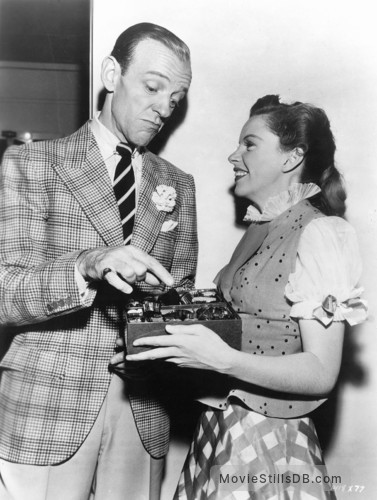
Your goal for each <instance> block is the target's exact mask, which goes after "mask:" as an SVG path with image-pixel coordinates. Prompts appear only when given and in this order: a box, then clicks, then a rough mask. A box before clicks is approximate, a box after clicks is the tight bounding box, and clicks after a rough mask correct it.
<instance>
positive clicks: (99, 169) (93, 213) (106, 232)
mask: <svg viewBox="0 0 377 500" xmlns="http://www.w3.org/2000/svg"><path fill="white" fill-rule="evenodd" d="M54 168H55V171H56V172H57V174H58V175H59V176H60V178H61V179H62V180H63V182H64V183H65V184H66V185H67V186H68V188H69V190H70V192H71V194H72V196H74V197H75V198H76V200H77V202H78V203H79V204H80V205H81V207H82V209H83V211H84V212H85V214H86V216H87V217H88V219H89V220H90V222H91V223H92V225H93V226H94V228H95V229H96V231H97V232H98V233H99V235H100V236H101V238H102V239H103V240H104V242H105V244H106V245H109V246H114V245H122V244H123V237H122V234H123V233H122V225H121V221H120V217H119V210H118V206H117V202H116V198H115V195H114V191H113V187H112V185H111V181H110V178H109V175H108V173H107V170H106V166H105V164H104V161H103V159H102V156H101V153H100V151H99V149H98V146H97V143H96V141H95V139H94V136H93V134H92V133H91V130H90V126H89V124H88V123H87V124H86V125H84V126H83V127H82V128H81V129H80V130H78V132H77V133H76V134H74V135H73V136H72V137H71V140H70V141H69V143H68V147H67V150H66V151H65V160H64V162H63V163H61V164H57V165H54Z"/></svg>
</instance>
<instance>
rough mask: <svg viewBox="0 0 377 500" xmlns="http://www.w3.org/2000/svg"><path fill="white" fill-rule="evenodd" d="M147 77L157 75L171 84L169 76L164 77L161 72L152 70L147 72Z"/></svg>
mask: <svg viewBox="0 0 377 500" xmlns="http://www.w3.org/2000/svg"><path fill="white" fill-rule="evenodd" d="M147 75H156V76H159V77H160V78H164V79H165V80H168V82H170V78H169V77H168V76H166V75H164V74H163V73H160V72H159V71H153V70H150V71H147Z"/></svg>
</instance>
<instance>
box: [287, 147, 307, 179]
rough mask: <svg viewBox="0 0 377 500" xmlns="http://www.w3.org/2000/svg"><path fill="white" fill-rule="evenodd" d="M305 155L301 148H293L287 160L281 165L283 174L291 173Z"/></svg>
mask: <svg viewBox="0 0 377 500" xmlns="http://www.w3.org/2000/svg"><path fill="white" fill-rule="evenodd" d="M304 157H305V153H304V150H303V149H302V148H299V147H297V148H294V149H292V151H290V152H289V154H288V158H287V160H286V161H285V162H284V164H283V168H282V171H283V173H288V172H292V171H293V170H295V169H296V168H297V167H299V166H300V165H301V163H302V162H303V161H304Z"/></svg>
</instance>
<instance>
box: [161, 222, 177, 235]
mask: <svg viewBox="0 0 377 500" xmlns="http://www.w3.org/2000/svg"><path fill="white" fill-rule="evenodd" d="M177 226H178V222H177V221H175V220H166V221H165V222H164V223H163V224H162V226H161V233H167V232H168V231H171V230H172V229H174V228H175V227H177Z"/></svg>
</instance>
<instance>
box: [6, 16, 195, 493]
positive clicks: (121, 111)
mask: <svg viewBox="0 0 377 500" xmlns="http://www.w3.org/2000/svg"><path fill="white" fill-rule="evenodd" d="M102 80H103V84H104V86H105V88H106V90H107V94H106V98H105V103H104V106H103V109H102V111H101V113H100V114H99V115H97V116H96V117H95V118H94V119H93V120H92V121H91V122H88V123H87V124H85V125H84V126H83V127H82V128H81V129H79V130H78V131H77V132H76V133H74V134H73V135H72V136H70V137H67V138H63V139H59V140H56V141H47V142H41V143H35V144H31V145H27V146H22V147H14V148H10V149H9V150H8V151H7V153H6V155H5V157H4V162H3V167H2V171H1V193H0V198H1V202H0V203H1V205H0V207H1V218H2V221H1V222H2V223H1V229H0V253H1V267H0V318H1V323H2V324H3V325H5V330H4V331H5V332H6V333H7V335H11V339H12V341H11V344H10V347H9V349H8V351H7V352H6V354H5V356H4V357H3V359H2V361H1V363H0V368H1V371H0V373H1V375H0V376H1V379H0V382H1V383H0V457H1V460H0V477H1V482H0V498H2V499H8V498H12V499H13V500H25V499H26V498H27V499H28V500H34V499H35V500H37V499H38V500H39V499H41V498H44V499H47V500H49V499H50V498H51V499H52V498H53V499H54V500H56V499H61V500H73V499H75V500H76V499H78V500H83V499H87V498H89V496H90V498H91V499H93V498H95V499H96V500H98V499H100V500H102V499H103V500H107V499H110V498H111V500H117V499H121V498H122V499H124V498H127V499H130V500H139V499H140V500H141V499H146V498H148V490H149V483H150V481H149V479H150V478H149V459H150V456H151V457H152V463H154V462H153V461H155V462H156V463H157V464H159V463H160V462H161V460H160V459H161V457H163V456H164V455H165V454H166V452H167V443H168V417H167V415H166V412H165V410H164V408H163V406H162V405H161V404H160V402H159V397H158V395H156V393H155V392H154V389H153V384H152V382H148V379H147V380H144V379H142V380H138V379H137V380H132V379H131V380H126V381H124V380H123V379H122V378H120V377H118V376H117V375H113V374H112V372H113V370H111V369H109V361H110V359H111V358H113V356H114V353H115V350H114V349H115V346H116V340H117V339H119V338H120V337H121V336H122V333H123V331H124V328H125V324H124V318H123V315H122V306H123V307H124V301H125V297H129V294H130V293H131V292H132V289H136V290H137V289H142V290H156V287H158V289H160V290H161V289H163V284H164V283H165V284H166V285H168V286H172V285H174V286H182V287H192V286H193V279H194V275H195V269H196V260H197V234H196V211H195V192H194V183H193V178H192V176H191V175H188V174H185V173H183V172H182V171H180V170H178V169H177V168H176V167H174V166H173V165H171V164H170V163H168V162H166V161H164V160H162V159H161V158H158V157H156V156H155V155H153V154H152V153H150V152H149V151H148V150H147V149H146V146H147V145H148V143H149V142H150V141H151V140H152V139H153V137H154V136H155V135H156V134H157V133H158V132H159V131H160V130H161V128H162V126H163V125H164V123H165V122H166V120H167V119H168V118H169V117H170V115H171V114H172V112H173V110H174V108H175V107H176V106H177V105H178V103H179V102H180V101H181V100H182V99H184V97H185V95H186V93H187V91H188V88H189V85H190V82H191V67H190V55H189V50H188V48H187V46H186V45H185V44H184V43H183V42H182V41H181V40H180V39H178V38H177V37H176V36H175V35H174V34H172V33H171V32H169V31H167V30H165V29H164V28H161V27H159V26H156V25H153V24H149V23H142V24H139V25H136V26H133V27H131V28H129V29H128V30H126V31H125V32H124V33H122V35H120V37H119V38H118V40H117V42H116V44H115V47H114V49H113V52H112V54H111V55H110V56H108V57H106V58H105V60H104V62H103V65H102ZM119 143H122V144H121V145H120V147H118V146H119ZM117 150H118V152H116V151H117ZM127 151H128V152H129V153H128V156H127ZM131 152H132V157H131V155H130V153H131ZM130 165H131V167H130ZM129 175H131V178H130V179H131V180H130V181H129V182H128V181H127V182H128V184H125V185H124V186H123V188H122V189H120V186H122V185H123V184H124V182H125V180H126V179H128V176H129ZM166 193H168V195H169V196H168V198H166ZM164 196H165V198H164ZM129 243H131V244H129ZM168 271H169V272H168ZM125 294H126V295H125ZM130 401H131V406H132V412H131V408H130ZM135 424H136V425H135ZM157 468H158V467H157ZM152 470H155V469H153V468H152ZM158 496H159V485H158V481H157V484H156V485H154V483H153V481H151V495H150V498H158Z"/></svg>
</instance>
